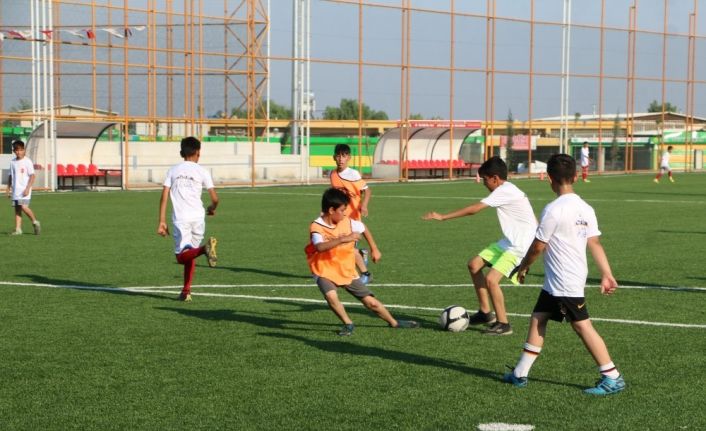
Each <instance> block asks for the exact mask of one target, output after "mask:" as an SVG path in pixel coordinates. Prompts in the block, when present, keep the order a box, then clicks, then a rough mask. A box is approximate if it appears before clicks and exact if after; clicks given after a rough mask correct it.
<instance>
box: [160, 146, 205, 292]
mask: <svg viewBox="0 0 706 431" xmlns="http://www.w3.org/2000/svg"><path fill="white" fill-rule="evenodd" d="M180 154H181V156H182V157H183V158H184V161H183V162H181V163H179V164H178V165H174V166H172V167H171V168H170V169H169V171H168V172H167V178H166V179H165V180H164V187H163V189H162V196H161V199H160V202H159V226H158V227H157V233H158V234H159V235H161V236H167V235H169V228H168V226H167V217H166V214H167V201H168V200H171V202H172V226H173V227H174V234H173V237H174V254H176V260H177V262H179V263H180V264H182V265H184V287H183V288H182V290H181V293H180V294H179V300H181V301H185V302H190V301H191V281H192V280H193V278H194V270H195V268H196V258H197V257H199V256H201V255H206V257H207V259H208V266H210V267H214V266H216V262H217V260H218V258H217V255H216V244H217V243H218V241H217V240H216V238H213V237H211V238H209V240H208V242H207V243H206V245H205V246H201V241H202V240H203V237H204V233H205V232H206V220H205V218H206V214H208V215H211V216H212V215H215V214H216V207H218V195H217V194H216V189H215V188H214V186H213V179H212V178H211V174H210V173H209V172H208V171H207V170H206V169H204V168H203V167H202V166H200V165H199V164H198V161H199V157H200V156H201V142H200V141H199V140H198V139H196V138H194V137H188V138H184V139H182V140H181V153H180ZM203 189H206V190H207V191H208V194H209V196H210V197H211V205H209V206H208V208H207V209H206V210H205V211H204V208H203V202H202V201H201V192H202V190H203Z"/></svg>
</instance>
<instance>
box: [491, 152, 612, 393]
mask: <svg viewBox="0 0 706 431" xmlns="http://www.w3.org/2000/svg"><path fill="white" fill-rule="evenodd" d="M547 173H548V174H549V180H550V184H551V188H552V190H553V191H554V193H556V195H557V198H556V199H555V200H554V201H552V202H550V203H549V204H548V205H547V206H546V207H545V208H544V211H542V217H541V220H540V222H539V227H538V228H537V237H536V238H535V239H534V241H533V242H532V245H531V246H530V249H529V251H527V255H526V256H525V258H524V259H523V260H522V262H521V263H520V266H519V268H518V269H517V275H518V278H519V280H520V282H522V283H524V280H525V275H526V274H527V270H528V269H529V266H530V265H531V264H532V263H533V262H534V261H535V260H536V259H537V258H538V257H539V256H540V255H541V254H542V253H544V272H545V277H544V286H543V287H542V292H541V293H540V295H539V298H538V299H537V303H536V305H535V306H534V310H533V311H532V316H531V317H530V325H529V331H528V334H527V340H526V342H525V345H524V349H523V350H522V354H521V355H520V359H519V360H518V362H517V365H516V366H515V367H514V368H513V369H512V371H511V372H509V373H507V374H505V375H504V377H503V381H505V382H507V383H511V384H513V385H514V386H516V387H525V386H527V375H528V374H529V371H530V368H531V367H532V365H533V364H534V361H535V360H536V359H537V357H538V356H539V353H540V352H541V350H542V346H543V345H544V338H545V335H546V331H547V323H548V322H549V320H555V321H558V322H561V321H563V320H567V321H569V322H570V323H571V327H572V328H573V329H574V331H575V332H576V334H577V335H578V336H579V337H580V338H581V341H583V344H584V345H585V346H586V348H587V349H588V351H589V353H591V356H592V357H593V359H594V360H595V361H596V364H597V365H598V371H599V372H600V375H601V378H600V379H599V380H598V383H597V384H596V386H595V387H592V388H588V389H586V390H584V392H585V393H587V394H590V395H610V394H615V393H618V392H620V391H622V390H623V389H625V381H624V380H623V376H622V375H621V374H620V373H619V372H618V370H617V368H616V366H615V364H613V361H612V360H611V358H610V354H609V353H608V348H607V347H606V345H605V342H604V341H603V338H602V337H601V336H600V335H599V334H598V332H597V331H596V329H595V328H594V327H593V324H592V323H591V319H590V318H589V316H588V309H587V308H586V299H585V294H584V288H585V285H586V277H587V275H588V264H587V262H586V247H588V249H589V250H591V255H592V256H593V260H594V261H595V263H596V266H597V267H598V270H599V271H600V273H601V293H603V294H605V295H610V294H612V293H613V292H615V290H616V289H617V288H618V283H617V281H615V278H614V277H613V274H612V272H611V269H610V265H609V264H608V258H607V257H606V254H605V251H604V250H603V246H602V245H601V243H600V241H599V239H598V238H599V236H600V234H601V232H600V231H599V230H598V222H597V221H596V213H595V212H594V211H593V208H591V206H589V205H588V204H587V203H586V202H584V201H583V199H581V198H580V197H579V196H578V195H577V194H575V193H574V189H573V183H574V182H575V181H576V179H577V175H576V161H575V160H574V159H573V158H572V157H571V156H569V155H567V154H555V155H553V156H552V157H551V158H550V159H549V161H548V162H547Z"/></svg>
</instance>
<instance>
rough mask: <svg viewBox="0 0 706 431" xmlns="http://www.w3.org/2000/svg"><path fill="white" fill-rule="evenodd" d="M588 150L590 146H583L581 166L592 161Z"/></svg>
mask: <svg viewBox="0 0 706 431" xmlns="http://www.w3.org/2000/svg"><path fill="white" fill-rule="evenodd" d="M588 150H589V149H588V148H583V147H582V148H581V166H588V165H589V164H590V163H591V158H590V156H589V153H588Z"/></svg>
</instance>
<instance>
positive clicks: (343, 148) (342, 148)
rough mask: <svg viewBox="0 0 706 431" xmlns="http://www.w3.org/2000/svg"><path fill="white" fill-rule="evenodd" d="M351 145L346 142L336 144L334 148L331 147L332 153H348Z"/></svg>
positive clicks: (336, 154) (335, 154)
mask: <svg viewBox="0 0 706 431" xmlns="http://www.w3.org/2000/svg"><path fill="white" fill-rule="evenodd" d="M350 153H351V147H349V146H348V144H337V145H336V148H334V149H333V155H334V156H338V155H339V154H350Z"/></svg>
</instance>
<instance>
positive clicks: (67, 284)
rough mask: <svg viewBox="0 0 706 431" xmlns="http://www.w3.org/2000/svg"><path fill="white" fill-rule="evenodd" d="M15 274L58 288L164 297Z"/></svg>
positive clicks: (79, 282)
mask: <svg viewBox="0 0 706 431" xmlns="http://www.w3.org/2000/svg"><path fill="white" fill-rule="evenodd" d="M17 276H18V277H24V278H26V279H28V280H29V281H31V282H33V283H37V284H48V285H52V286H57V287H58V288H61V289H73V290H90V291H93V292H101V293H110V294H119V295H140V296H146V297H149V298H159V299H164V298H165V296H164V295H159V294H155V293H148V292H130V291H126V290H119V289H117V288H116V287H115V286H112V285H110V284H104V285H97V284H93V283H86V282H84V281H76V280H66V279H61V278H49V277H45V276H43V275H37V274H17Z"/></svg>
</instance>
